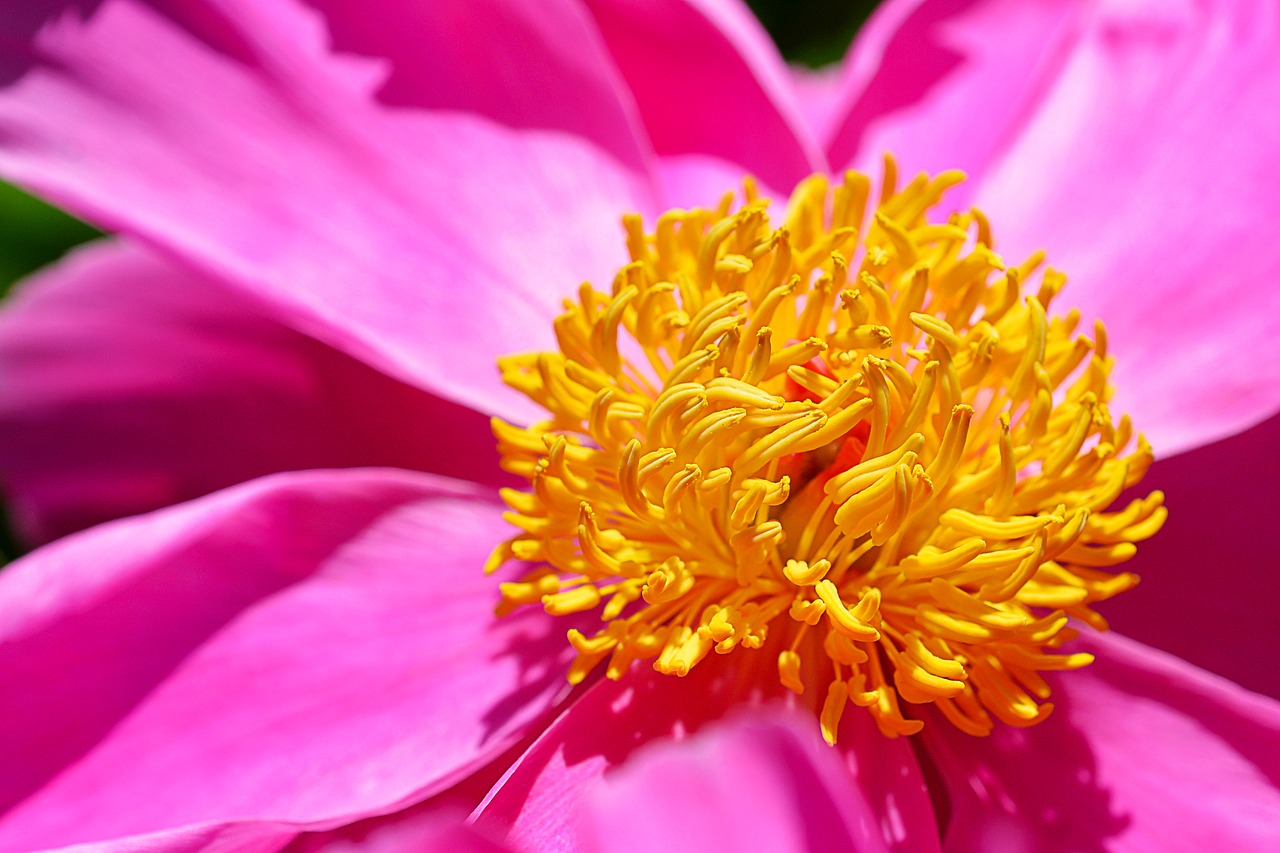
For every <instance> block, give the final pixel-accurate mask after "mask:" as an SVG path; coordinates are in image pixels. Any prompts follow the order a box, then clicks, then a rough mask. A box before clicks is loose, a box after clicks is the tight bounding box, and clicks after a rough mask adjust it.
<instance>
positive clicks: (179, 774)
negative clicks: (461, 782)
mask: <svg viewBox="0 0 1280 853" xmlns="http://www.w3.org/2000/svg"><path fill="white" fill-rule="evenodd" d="M499 512H500V508H499V506H497V505H495V504H494V503H493V502H492V501H491V499H489V498H488V497H486V496H485V495H484V494H483V493H482V492H481V491H480V490H478V489H477V487H474V486H467V485H465V484H461V483H458V482H456V481H450V480H444V479H440V478H434V477H431V476H429V475H425V474H411V473H407V472H395V471H388V470H376V469H374V470H350V471H334V472H308V473H296V474H278V475H275V476H273V477H269V478H265V479H262V480H257V481H254V482H252V483H248V484H245V485H243V486H239V487H236V488H233V489H230V490H227V491H223V492H219V493H217V494H215V495H212V496H210V497H207V498H203V499H201V500H198V501H195V502H192V503H189V504H184V505H181V506H178V507H174V508H172V509H168V510H162V511H160V512H157V513H153V514H151V515H147V516H142V517H138V518H134V519H127V520H124V521H120V522H114V523H112V524H109V525H105V526H103V527H100V528H95V529H93V530H90V531H86V532H84V533H80V534H76V535H74V536H71V537H68V538H66V539H62V540H59V541H58V542H56V543H54V544H53V545H50V546H47V547H46V548H43V549H41V550H39V551H37V552H35V553H33V554H31V555H30V556H28V557H27V558H25V559H23V560H20V561H19V562H17V563H15V564H13V565H12V566H10V567H9V568H7V569H6V570H5V571H4V573H3V574H0V613H3V614H4V622H3V630H2V633H0V636H2V637H3V639H2V640H0V678H2V679H3V681H4V683H5V684H9V685H13V686H15V689H11V690H6V691H4V692H3V693H0V715H3V717H4V719H5V726H4V727H3V730H0V738H2V739H3V740H4V741H5V745H4V747H3V751H4V754H5V755H6V765H5V773H4V774H3V776H2V777H0V805H2V806H3V807H4V808H6V809H7V811H6V812H5V813H4V815H3V816H2V817H0V847H18V848H22V849H29V848H32V847H40V846H52V845H58V844H67V843H73V842H80V841H93V840H104V839H110V838H116V837H120V836H128V835H134V834H138V833H146V832H156V831H159V830H166V829H176V828H180V827H182V826H184V825H191V824H205V823H225V822H227V821H230V820H237V821H238V820H259V821H277V822H289V823H295V824H302V825H303V826H300V827H297V828H306V827H307V826H310V827H313V828H324V827H327V826H333V825H335V824H338V823H343V822H349V821H351V820H356V819H359V818H361V817H364V816H367V815H370V814H377V813H383V812H387V811H392V810H394V809H396V808H398V807H401V806H402V805H403V804H405V803H409V802H416V801H419V800H422V799H425V798H427V797H429V796H431V795H432V794H433V793H436V792H438V791H440V790H442V789H443V788H445V787H447V786H448V785H450V784H452V783H453V782H454V781H455V780H457V779H460V778H462V777H463V776H465V775H466V774H468V773H469V772H471V771H472V770H474V769H475V768H476V767H478V766H479V765H480V764H482V763H485V762H487V761H489V760H491V759H492V758H494V757H496V756H497V755H500V754H501V753H502V751H503V750H505V749H506V748H507V747H508V746H509V745H511V743H512V742H513V741H514V740H515V739H516V738H517V737H518V736H519V734H520V733H521V732H522V731H524V730H525V728H526V727H527V726H528V725H530V723H531V722H533V721H534V720H536V719H538V718H539V717H540V716H541V715H542V714H544V713H545V710H546V708H547V707H548V705H549V703H550V702H551V701H553V700H554V698H555V697H556V696H557V694H559V693H561V692H563V685H564V681H563V679H564V675H563V672H564V669H563V666H564V656H563V653H562V649H563V648H564V645H565V644H564V639H563V633H562V631H563V626H559V625H556V626H554V627H552V626H550V625H549V620H547V619H546V617H544V616H541V614H539V613H536V612H535V613H532V614H528V615H525V616H516V617H509V618H507V619H505V620H501V621H496V620H495V617H494V616H493V613H492V608H493V602H494V600H495V598H496V590H495V580H494V579H493V578H489V577H485V576H484V575H483V573H482V572H481V571H480V566H481V563H482V562H483V560H484V557H485V555H486V553H487V552H488V551H489V549H490V548H491V547H492V545H493V543H495V542H497V541H499V540H500V539H501V538H502V537H504V536H505V535H506V532H507V531H506V530H505V529H504V528H505V525H504V523H503V522H502V521H501V519H500V517H499ZM19 685H38V688H39V689H16V688H17V686H19Z"/></svg>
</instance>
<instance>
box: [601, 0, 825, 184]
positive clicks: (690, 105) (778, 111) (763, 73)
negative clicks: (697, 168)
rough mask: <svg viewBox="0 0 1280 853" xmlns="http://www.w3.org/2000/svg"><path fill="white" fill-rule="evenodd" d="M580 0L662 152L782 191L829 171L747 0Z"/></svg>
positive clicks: (656, 149) (775, 51) (766, 37)
mask: <svg viewBox="0 0 1280 853" xmlns="http://www.w3.org/2000/svg"><path fill="white" fill-rule="evenodd" d="M584 2H585V4H586V6H587V8H589V9H590V10H591V14H592V15H593V16H594V17H595V20H596V23H597V24H598V25H599V28H600V32H601V33H602V34H603V36H604V40H605V42H606V44H607V45H608V46H609V50H610V51H611V52H612V54H613V57H614V59H615V61H616V62H617V65H618V68H620V69H621V71H622V75H623V77H624V78H625V80H626V82H627V85H628V86H630V88H631V91H632V93H633V94H634V95H635V100H636V103H637V104H638V106H639V108H640V115H641V117H642V118H643V120H644V124H645V127H646V128H647V129H648V131H649V137H650V139H651V140H652V141H653V147H654V150H655V151H656V152H657V154H658V155H659V156H663V157H665V156H684V155H699V156H705V157H712V158H717V159H720V160H723V161H727V162H730V163H734V164H737V166H738V167H739V170H740V171H745V172H750V173H752V174H753V175H755V177H757V178H759V179H760V180H761V181H763V182H764V183H765V184H766V185H768V186H770V187H773V188H775V189H778V190H782V191H784V192H788V191H790V189H791V187H792V186H794V185H795V183H796V182H797V181H799V180H800V179H801V178H804V177H805V176H807V175H808V174H810V173H811V172H815V171H825V170H826V161H825V159H824V158H823V156H822V153H821V151H820V150H819V149H818V147H817V145H816V144H815V143H814V141H813V140H812V138H811V137H810V136H809V134H808V131H807V129H806V128H805V126H804V121H803V118H802V117H801V114H800V111H799V108H798V106H797V104H796V102H795V98H794V93H793V92H792V90H791V86H790V81H789V78H788V74H787V69H786V66H785V65H784V64H783V62H782V59H781V57H779V55H778V52H777V50H776V49H775V48H774V46H773V44H772V42H770V40H769V37H768V36H767V35H766V34H765V32H764V30H763V29H762V28H761V27H760V24H759V22H757V21H756V20H755V18H754V17H752V15H751V14H750V12H749V11H748V10H747V9H746V7H745V6H744V5H742V4H740V3H737V2H733V0H584ZM738 177H739V178H740V177H741V174H740V175H739V176H738ZM733 188H734V187H733V185H730V186H726V187H724V188H723V189H722V190H721V192H723V190H727V189H733ZM717 200H718V198H717V197H712V198H710V199H705V200H703V201H702V203H703V204H714V203H715V202H716V201H717Z"/></svg>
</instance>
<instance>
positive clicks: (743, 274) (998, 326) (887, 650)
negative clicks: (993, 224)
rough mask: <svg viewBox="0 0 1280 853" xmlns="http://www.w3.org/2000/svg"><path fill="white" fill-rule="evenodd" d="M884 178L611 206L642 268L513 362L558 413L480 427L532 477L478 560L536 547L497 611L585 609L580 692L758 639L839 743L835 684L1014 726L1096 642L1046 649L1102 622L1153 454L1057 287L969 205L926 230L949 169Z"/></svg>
mask: <svg viewBox="0 0 1280 853" xmlns="http://www.w3.org/2000/svg"><path fill="white" fill-rule="evenodd" d="M894 171H895V170H894V168H893V163H892V161H889V162H888V165H887V168H886V175H885V179H884V181H883V183H882V186H881V187H880V189H879V193H878V195H879V201H878V203H876V202H875V201H874V200H872V192H873V187H872V182H871V180H870V179H869V178H868V177H866V176H865V175H862V174H859V173H852V172H851V173H848V174H847V175H846V176H845V177H844V179H843V180H842V181H839V182H838V183H836V184H835V185H834V186H831V185H830V183H829V181H828V179H827V178H825V177H823V176H815V177H812V178H810V179H808V180H807V181H805V182H804V183H803V184H802V185H801V186H800V187H799V188H798V189H797V190H796V192H795V193H794V195H793V196H792V198H791V201H790V204H789V208H788V211H787V213H786V218H785V225H783V226H782V227H779V228H774V227H773V226H772V225H771V224H770V219H769V216H768V213H767V202H766V201H764V200H761V199H759V198H757V194H756V192H755V190H754V187H753V186H752V184H751V183H750V182H749V181H748V182H747V184H746V187H745V191H744V193H743V202H742V203H741V204H740V205H738V204H737V203H736V198H735V196H734V195H733V194H730V195H729V196H726V198H725V199H724V201H723V202H722V203H721V205H720V206H719V208H718V209H717V210H702V209H698V210H691V211H682V210H673V211H670V212H668V213H665V214H663V215H662V216H660V217H659V218H658V220H657V223H656V226H655V228H654V231H653V232H652V233H646V231H645V230H644V227H643V225H642V223H641V221H640V219H639V218H638V217H635V216H629V217H626V218H625V219H624V226H625V229H626V234H627V245H628V248H629V251H630V255H631V259H632V262H631V263H630V264H628V265H627V266H626V267H625V268H623V269H622V270H621V271H620V272H619V273H618V275H617V277H616V278H615V280H614V281H613V285H612V288H611V290H610V291H609V292H608V293H603V292H600V291H598V290H596V289H595V288H594V287H593V286H591V285H590V284H583V285H582V287H581V288H580V290H579V292H578V296H577V299H576V300H570V301H567V302H566V303H565V313H564V314H563V315H561V316H560V317H559V318H558V319H557V320H556V321H555V331H556V335H557V340H558V343H559V351H557V352H541V353H534V354H528V355H518V356H512V357H508V358H504V359H502V361H501V369H502V372H503V377H504V379H505V381H506V382H507V383H508V384H510V385H512V386H513V387H515V388H516V389H518V390H520V391H522V392H523V393H525V394H526V395H528V396H529V397H530V398H532V399H533V400H535V401H536V402H537V403H539V404H540V405H541V406H543V407H544V408H545V409H546V410H547V412H548V413H549V417H548V419H547V420H546V421H544V422H541V423H537V424H533V425H532V426H530V427H528V428H527V429H526V428H519V427H516V426H512V425H509V424H506V423H503V422H501V421H497V420H495V422H494V431H495V434H496V435H497V437H498V441H499V446H500V450H501V453H502V456H503V465H504V467H505V469H506V470H508V471H510V472H512V473H515V474H517V475H519V476H521V477H525V478H527V479H528V481H529V483H530V485H531V487H532V488H531V491H528V492H520V491H515V490H506V491H504V498H505V500H506V502H507V504H508V505H509V507H510V508H511V512H509V513H508V514H507V517H508V518H509V520H510V521H511V523H512V524H513V525H515V527H516V528H517V529H518V532H517V533H516V534H515V535H514V536H513V537H512V538H511V539H510V540H509V541H507V542H505V543H503V544H502V545H501V546H499V548H498V549H497V550H496V551H495V553H494V555H493V557H492V559H491V560H490V566H489V568H490V569H491V570H492V569H494V568H496V567H497V566H499V565H501V564H503V563H505V562H507V561H508V560H512V559H514V560H519V561H526V562H528V563H531V564H533V566H532V567H531V568H530V569H529V570H528V572H527V574H526V575H525V576H524V577H523V579H522V580H520V581H519V582H516V583H506V584H503V585H502V595H503V599H504V604H503V608H507V609H509V608H512V607H515V606H520V605H540V606H542V607H544V608H545V609H546V611H547V612H548V613H550V614H552V615H564V614H574V613H581V612H584V611H595V612H598V614H599V617H600V620H601V622H602V623H603V624H602V627H601V628H600V629H599V630H598V631H595V632H594V633H590V634H588V633H582V632H580V631H579V630H576V629H575V630H570V631H569V636H568V639H569V642H570V643H571V644H572V645H573V647H574V649H575V650H576V651H577V653H578V656H577V659H576V661H575V663H574V664H573V666H572V669H571V672H570V680H571V681H574V682H578V681H581V680H582V679H583V678H584V677H585V676H586V675H587V674H588V673H589V672H590V671H591V670H593V669H594V668H595V667H596V666H597V665H599V664H601V663H603V662H605V661H606V660H607V664H606V673H607V675H608V677H610V678H619V677H621V676H622V674H623V673H624V672H626V671H627V669H628V668H629V667H630V666H631V665H632V664H633V663H634V662H636V661H639V660H650V659H651V660H653V666H654V668H655V669H657V670H658V671H660V672H663V673H667V674H672V675H678V676H682V675H685V674H686V673H688V672H689V671H690V670H691V669H692V668H693V667H695V666H697V665H698V664H699V663H700V662H701V661H703V660H704V659H705V658H706V657H707V656H708V655H710V654H712V653H713V652H714V653H716V654H722V655H723V654H729V653H732V652H735V650H737V649H739V648H741V649H746V650H757V649H762V648H764V647H765V646H766V645H767V646H768V647H769V648H770V649H771V650H772V653H773V654H776V656H777V668H778V675H779V678H780V680H781V683H782V684H783V685H785V686H786V687H787V688H789V689H791V690H792V691H794V692H795V693H797V694H804V695H806V696H810V697H812V696H814V695H815V694H816V695H821V696H823V697H824V699H823V700H822V703H821V709H820V711H819V715H820V720H821V725H822V730H823V733H824V735H825V736H826V738H827V740H828V741H830V742H834V741H835V739H836V734H837V729H838V726H839V721H840V718H841V715H842V713H843V712H844V710H845V708H846V707H847V705H848V704H849V703H853V704H855V705H859V706H862V707H864V708H866V709H867V710H868V711H870V713H871V714H872V715H873V717H874V719H875V721H876V723H877V724H878V726H879V728H880V730H881V731H882V732H884V734H886V735H889V736H896V735H901V734H913V733H915V732H917V731H919V730H920V728H921V727H922V725H923V722H922V721H921V719H919V716H920V715H919V712H918V711H913V706H920V705H927V704H933V705H935V706H936V707H937V708H938V709H939V710H940V711H941V713H942V714H943V715H945V717H946V718H947V719H948V720H950V721H951V722H952V723H953V724H954V725H955V726H957V727H958V728H960V729H962V730H963V731H966V732H969V733H971V734H974V735H983V734H986V733H988V732H990V731H991V730H992V727H993V718H994V720H999V721H1002V722H1004V723H1007V724H1010V725H1014V726H1026V725H1031V724H1033V723H1036V722H1039V721H1041V720H1043V719H1044V718H1045V717H1046V716H1047V715H1048V714H1049V713H1050V711H1051V710H1052V708H1053V705H1052V703H1050V702H1048V701H1047V700H1048V698H1049V695H1050V689H1049V686H1048V684H1047V683H1046V681H1045V679H1044V678H1043V677H1042V673H1044V672H1046V671H1050V670H1066V669H1076V668H1078V667H1081V666H1084V665H1086V664H1087V663H1089V662H1090V661H1091V659H1092V658H1091V656H1090V655H1088V654H1083V653H1076V654H1063V653H1059V652H1057V650H1058V649H1059V647H1061V646H1062V645H1063V644H1064V643H1065V642H1067V641H1068V640H1070V639H1072V638H1073V637H1074V636H1076V629H1075V628H1074V627H1072V626H1071V625H1070V624H1069V622H1070V620H1071V619H1074V620H1078V621H1079V622H1082V623H1085V624H1087V625H1090V626H1093V627H1094V628H1097V629H1105V628H1106V623H1105V621H1104V620H1103V618H1102V617H1101V616H1100V615H1099V614H1098V613H1097V612H1096V611H1095V610H1094V609H1093V608H1092V605H1093V604H1094V603H1096V602H1098V601H1102V600H1104V599H1107V598H1110V597H1111V596H1113V595H1115V594H1117V593H1119V592H1122V591H1124V590H1126V589H1128V588H1130V587H1132V586H1133V585H1134V584H1135V583H1136V581H1137V578H1136V577H1134V576H1133V575H1131V574H1127V573H1112V572H1110V571H1107V569H1108V568H1109V567H1111V566H1113V565H1115V564H1118V563H1121V562H1123V561H1125V560H1127V559H1129V558H1130V557H1131V556H1132V555H1133V554H1134V552H1135V546H1134V544H1133V543H1134V542H1136V541H1139V540H1142V539H1145V538H1147V537H1148V536H1151V535H1152V534H1154V533H1155V532H1156V531H1157V530H1158V529H1159V528H1160V526H1161V524H1162V523H1163V521H1164V518H1165V514H1166V513H1165V510H1164V508H1163V507H1162V506H1161V502H1162V496H1161V495H1160V494H1159V493H1158V492H1157V493H1153V494H1151V495H1150V496H1149V497H1147V498H1144V499H1140V500H1135V501H1133V502H1132V503H1130V504H1129V505H1128V506H1126V507H1124V508H1122V509H1119V510H1118V511H1111V512H1108V511H1105V510H1106V509H1107V508H1108V507H1109V506H1110V505H1111V504H1112V503H1113V502H1114V501H1115V500H1116V499H1117V497H1118V496H1119V495H1120V493H1121V492H1122V491H1123V490H1124V489H1125V488H1127V487H1129V486H1132V485H1133V484H1135V483H1137V482H1138V481H1139V480H1140V479H1141V478H1142V476H1143V474H1144V473H1145V471H1146V470H1147V468H1148V466H1149V465H1150V463H1151V460H1152V456H1151V451H1150V448H1149V447H1148V445H1147V444H1146V442H1145V441H1144V440H1143V439H1142V438H1141V437H1140V436H1138V437H1136V438H1135V437H1134V435H1133V431H1132V428H1131V425H1130V423H1129V420H1128V418H1127V417H1124V418H1121V419H1120V420H1119V421H1118V422H1115V421H1113V419H1112V416H1111V413H1110V411H1109V410H1108V408H1107V401H1108V399H1109V397H1110V395H1111V388H1110V386H1109V384H1108V375H1109V371H1110V366H1111V358H1110V357H1109V356H1108V355H1107V347H1106V335H1105V331H1104V329H1103V327H1102V326H1101V324H1098V325H1095V327H1094V329H1093V336H1092V337H1089V336H1088V335H1086V334H1083V333H1080V332H1079V331H1078V326H1079V325H1080V317H1079V315H1078V313H1077V312H1074V311H1072V312H1070V313H1067V314H1066V315H1065V316H1060V317H1052V318H1050V317H1049V316H1048V315H1047V309H1048V308H1049V306H1050V303H1051V302H1052V301H1053V299H1054V297H1055V296H1056V294H1057V293H1058V291H1059V290H1060V289H1061V287H1062V286H1063V284H1064V282H1065V279H1064V278H1063V276H1062V275H1061V274H1059V273H1057V272H1055V271H1054V270H1051V269H1046V270H1043V271H1042V272H1041V271H1040V266H1041V263H1042V257H1041V256H1039V255H1037V256H1035V257H1032V258H1031V259H1030V260H1028V261H1026V262H1025V263H1023V264H1021V265H1019V266H1014V267H1010V266H1006V265H1005V264H1004V262H1003V261H1002V260H1001V258H1000V257H999V256H998V255H996V254H995V252H994V251H993V249H992V237H991V230H990V227H989V225H988V223H987V220H986V219H985V217H984V216H983V215H982V214H981V213H980V212H979V211H977V210H972V211H969V212H967V213H962V214H956V215H953V216H951V217H950V218H949V219H948V220H947V221H945V222H933V221H930V219H929V218H928V214H929V213H930V211H931V210H932V209H933V208H935V207H936V206H937V205H938V204H939V202H940V200H941V198H942V196H943V193H944V192H945V191H946V190H947V189H948V188H949V187H951V186H953V185H954V184H956V183H958V182H959V181H960V180H961V179H962V177H963V176H962V175H960V174H959V173H954V172H948V173H943V174H940V175H938V176H936V177H932V178H931V177H929V176H926V175H921V176H919V177H917V178H916V179H915V180H913V181H911V182H910V183H909V184H908V185H906V186H905V187H903V188H901V189H900V190H899V189H897V188H896V187H895V184H896V179H895V177H894ZM869 209H870V215H868V210H869ZM1033 279H1034V280H1035V281H1036V284H1035V286H1034V287H1032V288H1030V289H1029V288H1028V285H1029V283H1030V282H1031V281H1032V280H1033ZM814 705H815V708H816V707H817V702H816V701H815V702H814Z"/></svg>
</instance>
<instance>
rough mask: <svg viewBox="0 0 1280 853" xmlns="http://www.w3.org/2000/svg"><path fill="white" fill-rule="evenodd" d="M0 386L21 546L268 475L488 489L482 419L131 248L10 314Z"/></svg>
mask: <svg viewBox="0 0 1280 853" xmlns="http://www.w3.org/2000/svg"><path fill="white" fill-rule="evenodd" d="M0 374H3V375H4V376H5V386H4V388H5V393H4V395H3V397H0V445H3V447H4V448H5V452H4V454H3V456H2V457H0V481H2V482H3V485H4V492H5V495H6V497H7V498H8V500H9V502H10V508H11V512H12V516H13V519H14V522H15V524H16V525H17V527H18V529H19V530H20V531H21V533H22V534H24V538H25V539H26V541H29V542H42V541H48V540H50V539H53V538H56V537H58V536H62V535H65V534H67V533H70V532H72V531H75V530H79V529H81V528H84V527H88V526H90V525H92V524H96V523H99V522H102V521H107V520H110V519H112V518H118V517H121V516H125V515H132V514H134V513H138V512H144V511H147V510H152V509H156V508H159V507H161V506H166V505H168V504H172V503H177V502H179V501H183V500H188V499H190V498H194V497H198V496H200V495H203V494H207V493H209V492H212V491H215V490H217V489H220V488H223V487H225V486H229V485H233V484H235V483H238V482H243V481H245V480H249V479H252V478H254V477H257V476H261V475H263V474H270V473H274V472H276V471H285V470H301V469H306V468H337V467H359V466H369V465H386V466H393V467H399V468H416V469H422V470H431V471H436V472H440V473H445V474H450V475H455V476H463V477H467V478H470V479H473V480H479V481H489V482H493V481H495V479H496V476H497V472H498V466H497V458H496V454H495V451H494V448H493V440H492V438H491V437H490V434H489V426H488V423H487V421H486V420H485V418H484V417H483V416H481V415H479V414H477V413H475V412H473V411H471V410H470V409H466V408H463V407H461V406H458V405H456V404H453V403H448V402H446V401H443V400H440V399H439V398H435V397H432V396H430V395H428V394H425V393H423V392H422V391H420V390H418V389H417V388H413V387H411V386H408V385H405V384H402V383H400V382H397V381H395V380H393V379H390V378H389V377H386V376H384V375H382V374H380V373H378V372H377V371H375V370H372V369H370V368H369V367H366V366H365V365H364V364H362V363H361V362H358V361H355V360H354V359H352V358H350V357H349V356H346V355H344V354H342V353H339V352H337V351H335V350H332V349H330V348H328V347H326V346H324V345H323V344H320V343H317V342H316V341H314V340H312V339H310V338H308V337H306V336H304V335H302V334H299V333H298V332H295V331H293V330H290V329H287V328H285V327H283V326H281V325H280V324H279V323H277V322H275V321H273V320H271V319H269V318H268V317H267V316H266V315H265V314H264V312H263V310H262V309H261V308H260V307H259V306H257V305H255V304H253V303H252V302H250V301H249V300H247V299H246V298H245V297H244V296H243V295H242V294H241V293H239V292H238V291H234V290H228V289H227V288H226V287H225V286H222V285H220V284H218V283H217V282H215V281H211V280H209V279H208V278H205V277H203V276H201V275H199V274H197V273H193V272H190V271H188V270H186V269H183V268H182V267H179V266H177V265H175V264H173V263H171V262H169V261H166V260H163V259H161V258H159V257H158V256H156V255H155V254H153V253H151V252H149V251H147V250H145V249H142V248H140V247H138V246H136V245H132V244H129V243H119V244H115V243H105V242H104V243H98V244H94V245H91V246H89V247H86V248H85V249H82V250H80V251H79V252H77V253H76V254H74V255H73V256H72V257H70V258H68V259H66V260H64V261H63V262H62V263H60V264H58V265H56V266H54V267H52V268H50V269H48V270H46V271H45V272H43V273H41V274H40V275H38V276H37V277H36V278H35V279H33V280H32V281H30V282H27V283H26V284H25V285H23V286H22V287H21V288H19V290H18V292H17V293H16V294H15V295H14V297H12V298H11V299H9V300H7V301H6V302H5V304H4V308H3V312H0Z"/></svg>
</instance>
